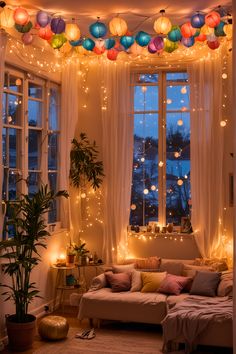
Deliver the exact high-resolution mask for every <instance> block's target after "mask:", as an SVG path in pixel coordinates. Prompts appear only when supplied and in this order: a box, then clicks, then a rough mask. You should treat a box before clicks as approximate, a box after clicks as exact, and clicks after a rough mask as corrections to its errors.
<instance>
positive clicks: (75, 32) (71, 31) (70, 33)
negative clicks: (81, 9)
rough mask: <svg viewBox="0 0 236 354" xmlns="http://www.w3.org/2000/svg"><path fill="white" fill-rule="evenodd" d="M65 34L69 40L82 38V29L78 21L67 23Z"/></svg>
mask: <svg viewBox="0 0 236 354" xmlns="http://www.w3.org/2000/svg"><path fill="white" fill-rule="evenodd" d="M65 34H66V38H67V39H68V41H77V40H78V39H80V29H79V27H78V26H77V24H76V23H67V25H66V30H65Z"/></svg>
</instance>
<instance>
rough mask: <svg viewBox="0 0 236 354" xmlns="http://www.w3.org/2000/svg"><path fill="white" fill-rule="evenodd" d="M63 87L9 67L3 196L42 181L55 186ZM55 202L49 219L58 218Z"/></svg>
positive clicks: (12, 196)
mask: <svg viewBox="0 0 236 354" xmlns="http://www.w3.org/2000/svg"><path fill="white" fill-rule="evenodd" d="M59 98H60V87H59V86H58V85H56V84H53V83H51V82H49V81H47V80H44V79H42V78H39V77H36V76H33V75H31V74H29V73H24V72H22V71H18V70H15V69H12V68H10V67H9V68H6V71H5V79H4V93H3V112H2V120H3V130H2V149H3V166H4V176H3V189H2V199H3V200H5V201H6V200H11V201H14V200H15V199H16V198H17V197H18V196H19V195H20V193H29V195H31V194H33V193H34V192H36V191H37V190H38V187H39V185H40V184H42V183H44V184H46V183H47V184H49V186H50V187H51V189H53V190H56V189H57V185H58V164H59V160H58V157H59V150H58V141H59V133H60V127H59ZM58 209H59V208H58V205H57V204H54V205H53V206H52V209H51V211H50V213H49V215H48V222H49V223H55V222H57V221H59V215H58Z"/></svg>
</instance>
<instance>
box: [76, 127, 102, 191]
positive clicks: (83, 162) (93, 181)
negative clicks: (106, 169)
mask: <svg viewBox="0 0 236 354" xmlns="http://www.w3.org/2000/svg"><path fill="white" fill-rule="evenodd" d="M97 157H98V150H97V146H96V142H95V141H94V142H93V143H92V144H91V143H90V142H89V140H88V138H87V135H86V134H85V133H81V134H80V140H79V141H78V140H76V139H73V140H72V149H71V152H70V181H71V184H72V185H73V186H74V187H77V188H79V187H84V186H85V184H86V183H89V185H90V186H91V187H92V188H93V189H94V190H96V189H97V188H99V187H100V185H101V184H102V179H103V177H104V173H103V162H102V161H98V160H97Z"/></svg>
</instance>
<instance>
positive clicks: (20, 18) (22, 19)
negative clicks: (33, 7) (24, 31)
mask: <svg viewBox="0 0 236 354" xmlns="http://www.w3.org/2000/svg"><path fill="white" fill-rule="evenodd" d="M13 19H14V21H15V23H17V24H18V25H22V26H24V25H26V24H27V23H28V22H29V20H30V16H29V14H28V12H27V11H26V10H25V9H23V8H22V7H18V8H17V9H15V11H14V13H13Z"/></svg>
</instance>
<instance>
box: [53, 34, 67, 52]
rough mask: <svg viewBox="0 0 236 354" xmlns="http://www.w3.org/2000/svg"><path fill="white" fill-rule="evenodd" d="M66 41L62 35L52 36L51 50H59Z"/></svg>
mask: <svg viewBox="0 0 236 354" xmlns="http://www.w3.org/2000/svg"><path fill="white" fill-rule="evenodd" d="M66 41H67V39H66V37H65V36H64V34H54V35H53V36H52V38H51V41H50V45H51V46H52V48H53V49H59V48H61V47H62V46H63V44H64V43H66Z"/></svg>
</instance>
